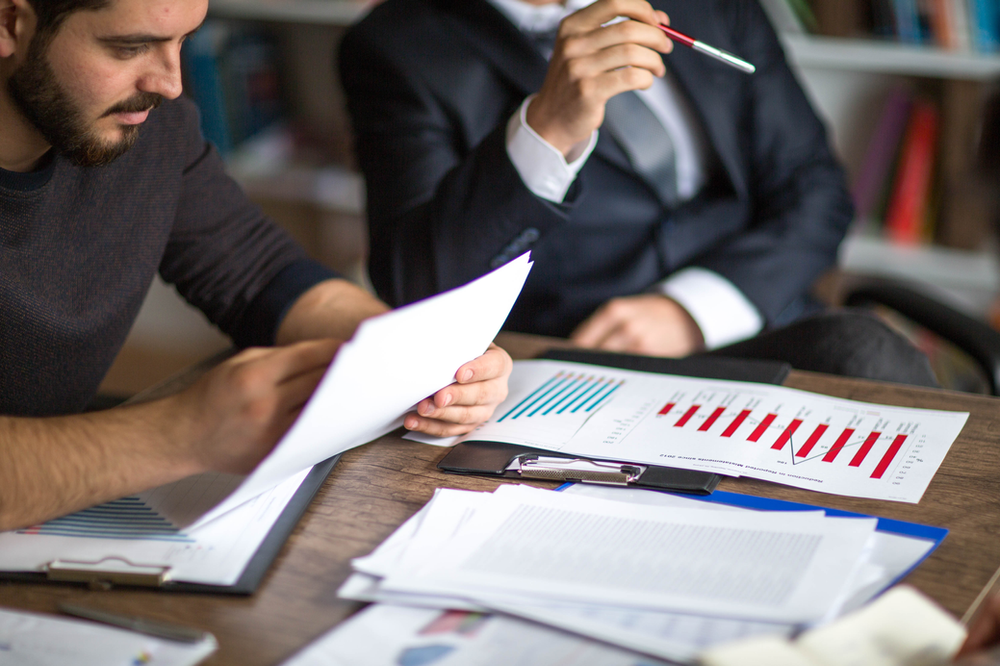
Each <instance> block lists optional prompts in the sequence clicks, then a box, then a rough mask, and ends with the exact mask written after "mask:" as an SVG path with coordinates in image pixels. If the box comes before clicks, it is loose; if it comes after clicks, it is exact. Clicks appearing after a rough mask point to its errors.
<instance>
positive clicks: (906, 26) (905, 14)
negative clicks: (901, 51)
mask: <svg viewBox="0 0 1000 666" xmlns="http://www.w3.org/2000/svg"><path fill="white" fill-rule="evenodd" d="M892 8H893V12H894V13H895V19H896V37H897V38H898V39H899V41H901V42H904V43H907V44H920V43H921V42H922V41H923V35H922V32H921V30H920V14H919V13H918V11H917V0H893V3H892Z"/></svg>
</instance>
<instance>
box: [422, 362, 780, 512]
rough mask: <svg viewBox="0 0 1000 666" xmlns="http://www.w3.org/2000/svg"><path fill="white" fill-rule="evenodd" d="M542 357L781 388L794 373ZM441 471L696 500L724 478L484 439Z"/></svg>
mask: <svg viewBox="0 0 1000 666" xmlns="http://www.w3.org/2000/svg"><path fill="white" fill-rule="evenodd" d="M539 358H540V359H545V360H551V361H566V362H571V363H589V364H591V365H600V366H605V367H610V368H619V369H622V370H637V371H641V372H655V373H660V374H669V375H681V376H685V377H704V378H707V379H728V380H736V381H745V382H758V383H761V384H781V382H783V381H784V380H785V377H787V376H788V373H789V371H791V369H792V367H791V366H790V365H789V364H788V363H783V362H779V361H763V360H758V359H736V358H727V357H723V356H693V357H687V358H680V359H674V358H656V357H651V356H637V355H633V354H618V353H614V352H603V351H591V350H585V349H550V350H549V351H547V352H545V353H544V354H542V355H541V356H539ZM438 469H440V470H442V471H444V472H448V473H450V474H473V475H481V476H495V477H505V478H521V479H525V478H527V479H547V480H550V481H567V482H580V483H596V484H603V485H616V486H631V487H637V488H653V489H656V490H670V491H674V492H681V493H688V494H694V495H709V494H711V493H712V492H713V491H714V490H715V488H716V486H718V485H719V481H720V480H721V478H722V477H721V476H720V475H718V474H713V473H711V472H697V471H692V470H686V469H677V468H674V467H658V466H653V465H636V464H632V463H625V462H620V461H614V460H594V459H583V458H579V457H576V456H568V455H565V454H560V453H556V452H553V451H546V450H542V449H535V448H530V447H527V446H519V445H516V444H506V443H502V442H489V441H481V440H468V441H465V442H462V443H461V444H458V445H456V446H455V447H453V448H452V449H451V450H450V451H449V452H448V454H447V455H446V456H445V457H444V458H442V459H441V461H440V462H438Z"/></svg>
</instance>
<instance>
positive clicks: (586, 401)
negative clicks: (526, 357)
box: [469, 361, 968, 503]
mask: <svg viewBox="0 0 1000 666" xmlns="http://www.w3.org/2000/svg"><path fill="white" fill-rule="evenodd" d="M510 384H511V391H510V395H509V397H508V399H507V401H506V402H505V403H504V404H502V405H501V406H500V408H499V409H498V410H497V412H496V415H495V416H494V419H493V420H492V421H491V422H489V423H487V424H485V425H484V426H482V427H480V428H479V429H477V430H476V431H475V432H474V433H473V434H471V435H469V438H470V439H479V440H491V441H501V442H509V443H512V444H523V445H526V446H533V447H537V448H542V449H548V450H554V451H560V452H562V453H568V454H573V455H579V456H585V457H588V458H598V459H605V460H615V461H618V460H620V461H627V462H633V463H640V464H651V465H663V466H668V467H681V468H686V469H696V470H704V471H712V472H718V473H722V474H727V475H730V476H750V477H754V478H759V479H766V480H769V481H774V482H776V483H783V484H786V485H792V486H797V487H801V488H807V489H810V490H817V491H821V492H827V493H834V494H840V495H850V496H855V497H868V498H873V499H888V500H896V501H902V502H912V503H916V502H918V501H919V500H920V497H921V496H922V495H923V493H924V491H925V490H926V489H927V485H928V484H929V483H930V481H931V479H932V478H933V476H934V474H935V472H936V471H937V469H938V467H939V466H940V464H941V462H942V461H943V460H944V456H945V455H946V454H947V452H948V449H949V448H950V447H951V444H952V442H954V441H955V438H956V437H958V434H959V433H960V432H961V430H962V427H963V426H964V425H965V421H966V419H967V418H968V414H967V413H964V412H945V411H937V410H927V409H910V408H902V407H892V406H887V405H878V404H872V403H863V402H857V401H853V400H843V399H839V398H831V397H828V396H823V395H818V394H815V393H808V392H806V391H798V390H795V389H789V388H784V387H781V386H772V385H768V384H756V383H751V382H734V381H722V380H711V379H697V378H688V377H677V376H673V375H658V374H652V373H644V372H632V371H627V370H616V369H611V368H598V367H596V366H588V365H583V364H574V363H563V362H555V361H519V362H517V363H515V369H514V373H513V374H512V375H511V380H510Z"/></svg>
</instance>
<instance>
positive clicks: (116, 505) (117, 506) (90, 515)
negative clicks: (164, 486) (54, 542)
mask: <svg viewBox="0 0 1000 666" xmlns="http://www.w3.org/2000/svg"><path fill="white" fill-rule="evenodd" d="M18 533H19V534H34V535H49V536H60V537H79V538H88V539H128V540H134V539H143V540H147V541H175V542H178V543H194V539H192V538H191V537H189V536H188V535H187V534H185V533H184V532H182V531H181V530H179V529H178V528H177V527H175V526H174V525H172V524H171V523H170V522H169V521H168V520H166V519H165V518H163V516H161V515H159V514H158V513H156V512H155V511H154V510H153V509H151V508H149V507H148V506H147V505H146V504H145V503H144V502H143V501H142V500H141V499H139V498H138V497H123V498H121V499H118V500H114V501H111V502H106V503H104V504H99V505H97V506H93V507H90V508H89V509H84V510H83V511H77V512H76V513H71V514H69V515H68V516H63V517H62V518H56V519H54V520H50V521H48V522H45V523H42V524H41V525H35V526H33V527H29V528H26V529H23V530H18Z"/></svg>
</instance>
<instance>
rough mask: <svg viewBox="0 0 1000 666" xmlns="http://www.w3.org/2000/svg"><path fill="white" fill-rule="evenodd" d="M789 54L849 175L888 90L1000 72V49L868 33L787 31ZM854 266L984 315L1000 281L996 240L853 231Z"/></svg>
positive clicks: (843, 258) (848, 248) (843, 256)
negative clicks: (941, 241) (948, 241)
mask: <svg viewBox="0 0 1000 666" xmlns="http://www.w3.org/2000/svg"><path fill="white" fill-rule="evenodd" d="M782 42H783V43H784V46H785V50H786V53H787V55H788V59H789V62H790V63H791V65H792V67H793V69H794V70H795V71H796V74H797V75H798V76H799V79H800V81H801V82H802V84H803V87H804V88H805V89H806V92H807V94H808V95H809V96H810V98H811V100H812V102H813V105H814V107H815V108H816V110H817V112H818V113H819V114H820V116H821V117H822V118H823V119H824V120H825V121H826V124H827V127H828V129H829V130H830V134H831V140H832V142H833V145H834V149H835V150H836V151H837V152H838V153H839V155H840V156H841V158H842V159H843V161H844V163H845V165H846V168H847V172H848V174H849V177H850V175H851V174H854V173H857V172H858V170H859V168H860V166H861V163H862V161H863V159H864V152H865V148H866V146H867V142H868V141H869V139H870V137H871V135H872V133H873V132H874V129H875V124H876V122H877V121H878V118H879V116H880V114H881V110H882V107H883V104H884V103H885V99H886V96H887V95H888V93H889V92H890V91H891V90H892V89H893V88H895V87H897V86H899V85H901V84H902V83H903V82H905V81H907V80H912V79H920V78H931V79H954V80H964V81H973V82H982V83H988V82H990V81H994V80H1000V56H998V55H982V54H973V53H960V52H949V51H944V50H941V49H935V48H932V47H921V46H912V45H905V44H899V43H894V42H882V41H877V40H865V39H840V38H831V37H818V36H813V35H802V34H786V35H783V36H782ZM839 264H840V267H841V268H843V269H844V270H847V271H850V272H852V273H859V274H864V275H873V276H879V277H892V278H897V279H902V280H906V281H909V282H913V283H917V284H918V285H920V286H922V288H923V289H925V290H926V291H928V292H930V293H932V294H936V295H938V296H940V297H942V298H945V299H947V300H948V302H950V303H952V304H953V305H955V306H956V307H958V308H959V309H962V310H964V311H966V312H968V313H969V314H972V315H974V316H982V315H983V314H984V313H985V312H986V311H987V308H988V307H989V304H990V302H991V301H992V298H993V296H994V295H995V294H996V293H997V289H998V287H1000V269H998V265H997V258H996V255H995V254H994V252H993V250H992V248H984V249H983V250H982V251H978V252H969V251H961V250H953V249H948V248H943V247H938V246H920V247H912V248H902V247H899V246H896V245H893V244H892V243H890V242H889V241H887V240H884V239H881V238H872V237H866V236H852V237H849V238H848V239H847V241H846V242H845V243H844V245H843V247H842V248H841V252H840V262H839Z"/></svg>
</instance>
